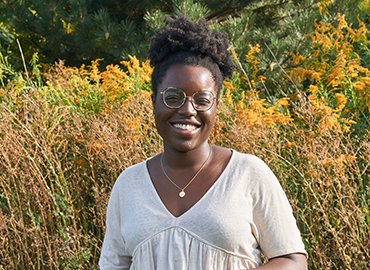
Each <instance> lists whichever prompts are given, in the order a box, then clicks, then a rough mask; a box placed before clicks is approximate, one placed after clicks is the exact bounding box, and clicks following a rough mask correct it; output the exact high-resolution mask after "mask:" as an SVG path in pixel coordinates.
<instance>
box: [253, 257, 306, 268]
mask: <svg viewBox="0 0 370 270" xmlns="http://www.w3.org/2000/svg"><path fill="white" fill-rule="evenodd" d="M256 269H261V270H307V269H308V266H307V258H306V255H305V254H302V253H292V254H288V255H284V256H280V257H276V258H273V259H271V260H270V261H269V262H268V263H266V264H265V265H263V266H260V267H257V268H256Z"/></svg>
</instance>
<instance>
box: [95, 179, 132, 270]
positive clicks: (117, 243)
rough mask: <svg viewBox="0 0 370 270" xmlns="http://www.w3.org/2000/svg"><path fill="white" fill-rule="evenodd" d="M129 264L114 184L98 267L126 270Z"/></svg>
mask: <svg viewBox="0 0 370 270" xmlns="http://www.w3.org/2000/svg"><path fill="white" fill-rule="evenodd" d="M130 265H131V256H129V255H127V253H126V248H125V240H124V239H123V237H122V234H121V213H120V197H119V188H118V186H117V185H115V186H114V187H113V189H112V192H111V196H110V198H109V203H108V208H107V218H106V231H105V237H104V242H103V247H102V251H101V254H100V260H99V267H100V269H101V270H128V269H129V268H130Z"/></svg>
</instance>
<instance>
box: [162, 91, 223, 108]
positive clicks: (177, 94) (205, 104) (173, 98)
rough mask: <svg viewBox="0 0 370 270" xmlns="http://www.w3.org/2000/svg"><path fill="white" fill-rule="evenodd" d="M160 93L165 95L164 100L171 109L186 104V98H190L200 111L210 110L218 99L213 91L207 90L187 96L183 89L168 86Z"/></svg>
mask: <svg viewBox="0 0 370 270" xmlns="http://www.w3.org/2000/svg"><path fill="white" fill-rule="evenodd" d="M159 94H162V95H163V102H164V104H165V105H166V106H167V107H168V108H170V109H178V108H180V107H181V106H182V105H184V103H185V100H186V99H187V98H190V100H191V104H192V105H193V107H194V109H196V110H197V111H198V112H204V111H208V110H209V109H210V108H211V107H212V106H213V103H214V101H215V99H216V97H215V96H214V95H213V93H212V92H210V91H207V90H202V91H198V92H196V93H194V95H192V96H186V94H185V92H184V91H183V90H181V89H178V88H174V87H168V88H166V89H165V90H164V91H163V92H159Z"/></svg>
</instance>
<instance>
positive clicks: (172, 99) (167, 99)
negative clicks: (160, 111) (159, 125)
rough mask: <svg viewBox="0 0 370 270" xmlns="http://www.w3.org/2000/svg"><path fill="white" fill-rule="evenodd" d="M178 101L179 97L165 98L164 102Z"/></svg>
mask: <svg viewBox="0 0 370 270" xmlns="http://www.w3.org/2000/svg"><path fill="white" fill-rule="evenodd" d="M178 100H180V97H179V96H169V97H166V101H168V102H174V101H178Z"/></svg>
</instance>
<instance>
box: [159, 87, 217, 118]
mask: <svg viewBox="0 0 370 270" xmlns="http://www.w3.org/2000/svg"><path fill="white" fill-rule="evenodd" d="M170 89H177V90H181V91H182V93H183V94H184V99H183V100H182V103H181V104H180V105H179V106H170V105H168V104H167V103H166V100H165V97H164V93H165V92H166V91H167V90H170ZM199 92H207V93H210V94H211V95H212V104H211V105H210V106H209V108H207V109H205V110H200V109H197V108H196V106H195V104H194V99H193V97H194V96H195V95H196V94H197V93H199ZM158 93H159V94H161V95H162V96H163V103H164V105H166V106H167V107H168V108H170V109H179V108H181V107H182V105H184V104H185V100H186V99H187V98H190V101H191V105H193V108H194V109H195V110H196V111H197V112H206V111H208V110H209V109H211V108H212V106H213V104H214V103H215V99H216V97H215V95H214V94H213V93H212V92H211V91H208V90H199V91H198V92H195V93H194V94H193V95H192V96H187V95H186V94H185V91H184V90H182V89H180V88H177V87H167V88H166V89H164V90H163V91H162V92H158Z"/></svg>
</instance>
